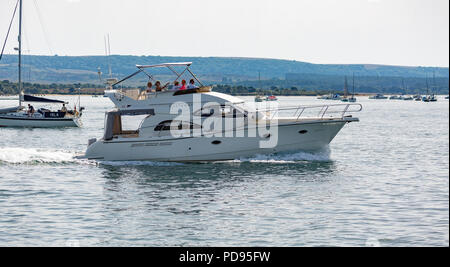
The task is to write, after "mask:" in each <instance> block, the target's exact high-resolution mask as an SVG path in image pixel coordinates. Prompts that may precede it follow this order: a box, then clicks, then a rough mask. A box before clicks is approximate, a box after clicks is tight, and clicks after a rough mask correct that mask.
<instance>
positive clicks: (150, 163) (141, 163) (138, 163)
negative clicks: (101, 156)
mask: <svg viewBox="0 0 450 267" xmlns="http://www.w3.org/2000/svg"><path fill="white" fill-rule="evenodd" d="M98 164H101V165H107V166H155V167H159V166H178V165H183V164H182V163H177V162H163V161H161V162H159V161H98Z"/></svg>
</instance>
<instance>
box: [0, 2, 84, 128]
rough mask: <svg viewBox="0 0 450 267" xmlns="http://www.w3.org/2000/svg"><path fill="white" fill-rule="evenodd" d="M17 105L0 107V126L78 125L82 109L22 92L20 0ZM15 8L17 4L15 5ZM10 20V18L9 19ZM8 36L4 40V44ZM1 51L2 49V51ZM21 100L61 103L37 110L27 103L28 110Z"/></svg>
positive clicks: (20, 5)
mask: <svg viewBox="0 0 450 267" xmlns="http://www.w3.org/2000/svg"><path fill="white" fill-rule="evenodd" d="M18 4H19V37H18V41H19V47H18V49H17V50H18V52H19V63H18V76H19V81H18V84H19V105H18V106H16V107H11V108H3V109H0V127H33V128H35V127H36V128H47V127H80V126H81V121H80V118H81V115H82V113H81V112H82V109H81V107H80V106H79V107H78V111H77V110H76V106H75V108H74V110H68V109H67V108H66V107H65V105H66V104H67V103H66V102H64V101H60V100H53V99H47V98H43V97H35V96H31V95H26V94H24V92H23V84H22V10H23V9H22V0H19V2H18ZM16 8H17V6H16ZM15 14H16V9H15V10H14V15H13V18H12V19H14V17H15ZM11 22H12V20H11ZM7 40H8V37H7V38H6V40H5V44H6V42H7ZM2 52H3V51H2ZM23 102H36V103H47V104H63V106H62V108H61V109H60V110H57V111H51V110H49V109H46V108H40V109H38V110H37V111H36V110H35V109H34V107H32V106H31V104H28V110H26V111H25V108H24V107H23V106H22V104H23Z"/></svg>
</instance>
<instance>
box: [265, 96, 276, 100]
mask: <svg viewBox="0 0 450 267" xmlns="http://www.w3.org/2000/svg"><path fill="white" fill-rule="evenodd" d="M266 101H278V98H277V97H276V96H274V95H268V96H267V97H266Z"/></svg>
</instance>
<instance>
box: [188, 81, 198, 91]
mask: <svg viewBox="0 0 450 267" xmlns="http://www.w3.org/2000/svg"><path fill="white" fill-rule="evenodd" d="M197 88H198V86H197V85H195V81H194V79H191V80H190V81H189V85H188V87H187V89H197Z"/></svg>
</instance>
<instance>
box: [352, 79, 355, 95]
mask: <svg viewBox="0 0 450 267" xmlns="http://www.w3.org/2000/svg"><path fill="white" fill-rule="evenodd" d="M352 96H353V97H355V73H353V80H352Z"/></svg>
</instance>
